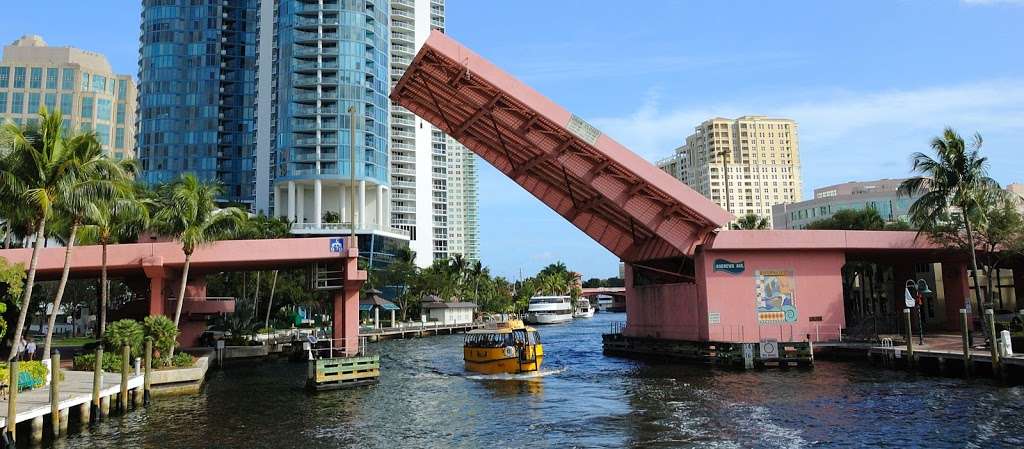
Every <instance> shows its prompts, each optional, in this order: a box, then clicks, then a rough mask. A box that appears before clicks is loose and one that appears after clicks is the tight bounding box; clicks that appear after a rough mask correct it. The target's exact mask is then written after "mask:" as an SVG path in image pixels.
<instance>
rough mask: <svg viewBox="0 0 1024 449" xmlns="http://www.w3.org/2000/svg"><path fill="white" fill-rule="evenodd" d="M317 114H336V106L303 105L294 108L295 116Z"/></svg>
mask: <svg viewBox="0 0 1024 449" xmlns="http://www.w3.org/2000/svg"><path fill="white" fill-rule="evenodd" d="M317 115H328V116H330V115H338V108H337V107H335V106H327V107H323V108H315V107H305V108H296V109H295V116H296V117H313V116H317Z"/></svg>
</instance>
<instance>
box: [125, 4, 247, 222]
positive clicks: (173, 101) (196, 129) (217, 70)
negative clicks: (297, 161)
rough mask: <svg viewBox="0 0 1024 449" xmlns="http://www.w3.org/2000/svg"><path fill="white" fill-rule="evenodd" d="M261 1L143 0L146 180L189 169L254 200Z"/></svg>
mask: <svg viewBox="0 0 1024 449" xmlns="http://www.w3.org/2000/svg"><path fill="white" fill-rule="evenodd" d="M257 6H258V0H231V1H212V0H205V1H196V0H143V2H142V29H141V34H140V45H139V101H138V104H139V111H138V136H137V139H136V141H137V143H138V158H139V160H140V162H141V163H142V173H143V179H144V180H145V181H146V182H149V183H159V182H166V181H169V180H172V179H174V178H175V177H177V176H178V175H179V174H181V173H184V172H192V173H195V174H196V175H197V176H198V177H199V178H200V179H202V180H205V181H212V180H219V181H220V182H221V183H222V184H223V185H224V188H225V190H224V196H223V197H222V198H221V200H222V201H224V202H231V203H243V204H246V205H250V206H251V205H254V203H255V200H256V191H257V189H256V185H255V182H256V179H255V174H256V173H255V171H256V170H255V167H256V165H255V154H254V153H255V131H256V123H255V119H254V116H255V106H254V104H255V100H256V82H255V81H256V80H255V78H256V71H255V67H256V28H257V21H256V16H257Z"/></svg>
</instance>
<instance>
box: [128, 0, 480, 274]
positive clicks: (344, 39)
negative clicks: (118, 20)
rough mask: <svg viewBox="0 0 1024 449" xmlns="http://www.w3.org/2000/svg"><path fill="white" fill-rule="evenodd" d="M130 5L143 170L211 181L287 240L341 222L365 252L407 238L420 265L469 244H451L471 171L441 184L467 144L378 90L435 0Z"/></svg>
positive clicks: (472, 230)
mask: <svg viewBox="0 0 1024 449" xmlns="http://www.w3.org/2000/svg"><path fill="white" fill-rule="evenodd" d="M229 4H230V5H229ZM143 6H144V8H143V29H142V44H141V50H140V59H139V64H140V69H139V73H140V79H141V87H140V96H139V103H140V105H141V111H140V130H139V138H140V144H139V145H140V157H141V159H142V161H143V168H144V171H145V179H146V180H148V181H150V182H161V181H165V180H168V179H171V178H173V177H174V176H177V175H178V174H179V173H182V172H188V171H192V172H196V173H199V174H200V176H202V177H203V178H204V179H219V180H221V181H222V182H223V183H224V184H225V185H226V186H227V187H228V189H229V195H228V196H227V197H226V198H224V199H225V200H227V201H233V202H240V203H245V204H249V205H250V209H251V210H252V211H253V212H260V211H262V212H265V213H267V214H269V215H274V216H279V217H287V218H288V219H289V220H291V221H292V223H293V225H292V233H293V234H296V235H339V234H348V233H349V232H350V230H351V229H352V227H353V226H354V227H355V230H356V233H357V234H359V235H360V236H363V238H361V239H360V245H361V246H364V248H363V254H364V255H365V256H366V257H368V258H373V261H376V260H386V259H387V258H388V255H389V254H393V253H394V249H395V248H396V247H397V246H409V247H410V248H411V249H412V250H413V251H414V252H415V253H416V256H417V258H416V262H417V264H419V265H421V266H426V265H429V264H430V263H431V262H432V261H433V260H434V259H446V258H448V257H450V256H451V255H453V254H455V253H462V254H464V255H466V256H467V257H473V255H474V254H476V253H477V252H478V249H477V248H478V244H477V243H476V240H475V239H469V240H466V241H455V240H456V239H459V238H462V237H459V236H464V235H476V234H477V231H476V212H475V210H476V208H475V198H476V180H475V177H474V178H471V179H469V178H467V179H466V180H462V179H454V178H453V176H461V173H462V172H463V171H467V170H469V169H470V168H472V167H470V166H466V165H465V164H466V162H467V161H470V162H472V158H473V157H474V156H473V154H472V153H471V152H470V151H468V150H466V149H465V148H464V147H462V146H461V145H457V143H455V142H454V141H450V138H448V136H446V135H444V134H443V133H442V132H440V131H439V130H438V129H436V128H434V127H433V126H432V125H431V124H430V123H428V122H426V121H424V120H422V119H420V118H419V117H416V116H415V115H413V114H412V113H411V112H409V111H407V110H404V109H403V108H401V107H399V106H392V105H391V104H390V100H389V99H388V94H389V93H390V89H391V87H392V86H393V84H394V83H395V82H397V80H398V79H399V78H400V77H401V76H402V74H404V73H405V70H406V68H407V67H408V65H409V63H410V62H411V61H412V58H413V57H414V55H415V53H416V50H417V49H418V48H419V46H421V45H422V44H423V42H424V41H425V40H426V38H427V36H428V35H429V33H430V31H431V30H441V31H444V1H443V0H390V1H388V0H245V1H240V2H236V1H230V2H220V1H213V0H144V1H143ZM236 19H237V20H236ZM240 22H243V23H240ZM239 63H242V64H244V65H238V64H239ZM240 81H243V82H240ZM350 107H354V108H355V110H356V120H355V123H350V119H349V114H348V110H349V108H350ZM353 126H354V127H355V130H356V134H357V138H356V145H355V148H354V151H355V158H356V163H355V167H354V169H355V177H356V181H355V185H354V186H353V185H352V182H351V179H350V177H351V174H352V170H353V167H352V163H351V162H350V160H351V156H352V154H353V153H352V150H353V148H351V145H350V144H349V131H350V130H351V129H352V127H353ZM467 158H468V159H467ZM453 173H455V174H453ZM353 187H354V188H353ZM453 189H454V190H453ZM450 195H454V200H453V199H450ZM463 197H465V198H472V199H473V201H474V202H473V204H472V207H469V206H464V205H465V204H466V203H465V202H464V201H463V199H462V198H463ZM450 206H451V207H450ZM452 207H454V211H453V209H452ZM353 211H354V212H355V217H356V219H355V223H352V218H351V217H352V213H353ZM455 215H459V217H455ZM467 217H469V219H471V220H472V223H468V222H467V221H466V220H467ZM470 240H472V241H470ZM475 257H478V256H475Z"/></svg>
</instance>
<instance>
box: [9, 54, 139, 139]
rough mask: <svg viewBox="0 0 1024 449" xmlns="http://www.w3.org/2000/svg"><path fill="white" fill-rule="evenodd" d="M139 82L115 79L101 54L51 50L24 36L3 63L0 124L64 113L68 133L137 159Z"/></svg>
mask: <svg viewBox="0 0 1024 449" xmlns="http://www.w3.org/2000/svg"><path fill="white" fill-rule="evenodd" d="M135 101H136V91H135V81H134V80H132V77H131V75H121V74H116V73H114V72H113V70H112V69H111V67H110V62H109V61H107V58H106V57H105V56H103V55H101V54H99V53H93V52H90V51H85V50H80V49H77V48H72V47H49V46H47V45H46V42H45V41H43V38H41V37H39V36H34V35H28V36H22V37H21V38H20V39H18V40H16V41H14V42H13V43H11V45H8V46H6V47H4V49H3V58H2V59H0V121H3V122H11V123H15V124H18V125H22V124H27V123H32V122H35V121H38V120H39V115H38V114H39V110H40V108H42V107H44V106H45V107H46V109H47V110H50V111H53V110H58V109H59V110H60V111H61V112H62V113H63V114H64V118H65V123H66V126H67V127H68V129H72V130H80V131H92V132H95V133H96V136H97V137H98V138H99V140H100V142H101V143H102V144H103V148H104V149H105V150H107V151H108V152H109V153H110V154H112V155H113V156H114V157H116V158H118V159H124V158H131V157H134V151H135Z"/></svg>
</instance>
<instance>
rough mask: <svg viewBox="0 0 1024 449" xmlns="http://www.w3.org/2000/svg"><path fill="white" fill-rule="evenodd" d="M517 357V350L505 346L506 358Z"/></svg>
mask: <svg viewBox="0 0 1024 449" xmlns="http://www.w3.org/2000/svg"><path fill="white" fill-rule="evenodd" d="M515 356H516V348H513V347H511V346H505V357H515Z"/></svg>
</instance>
